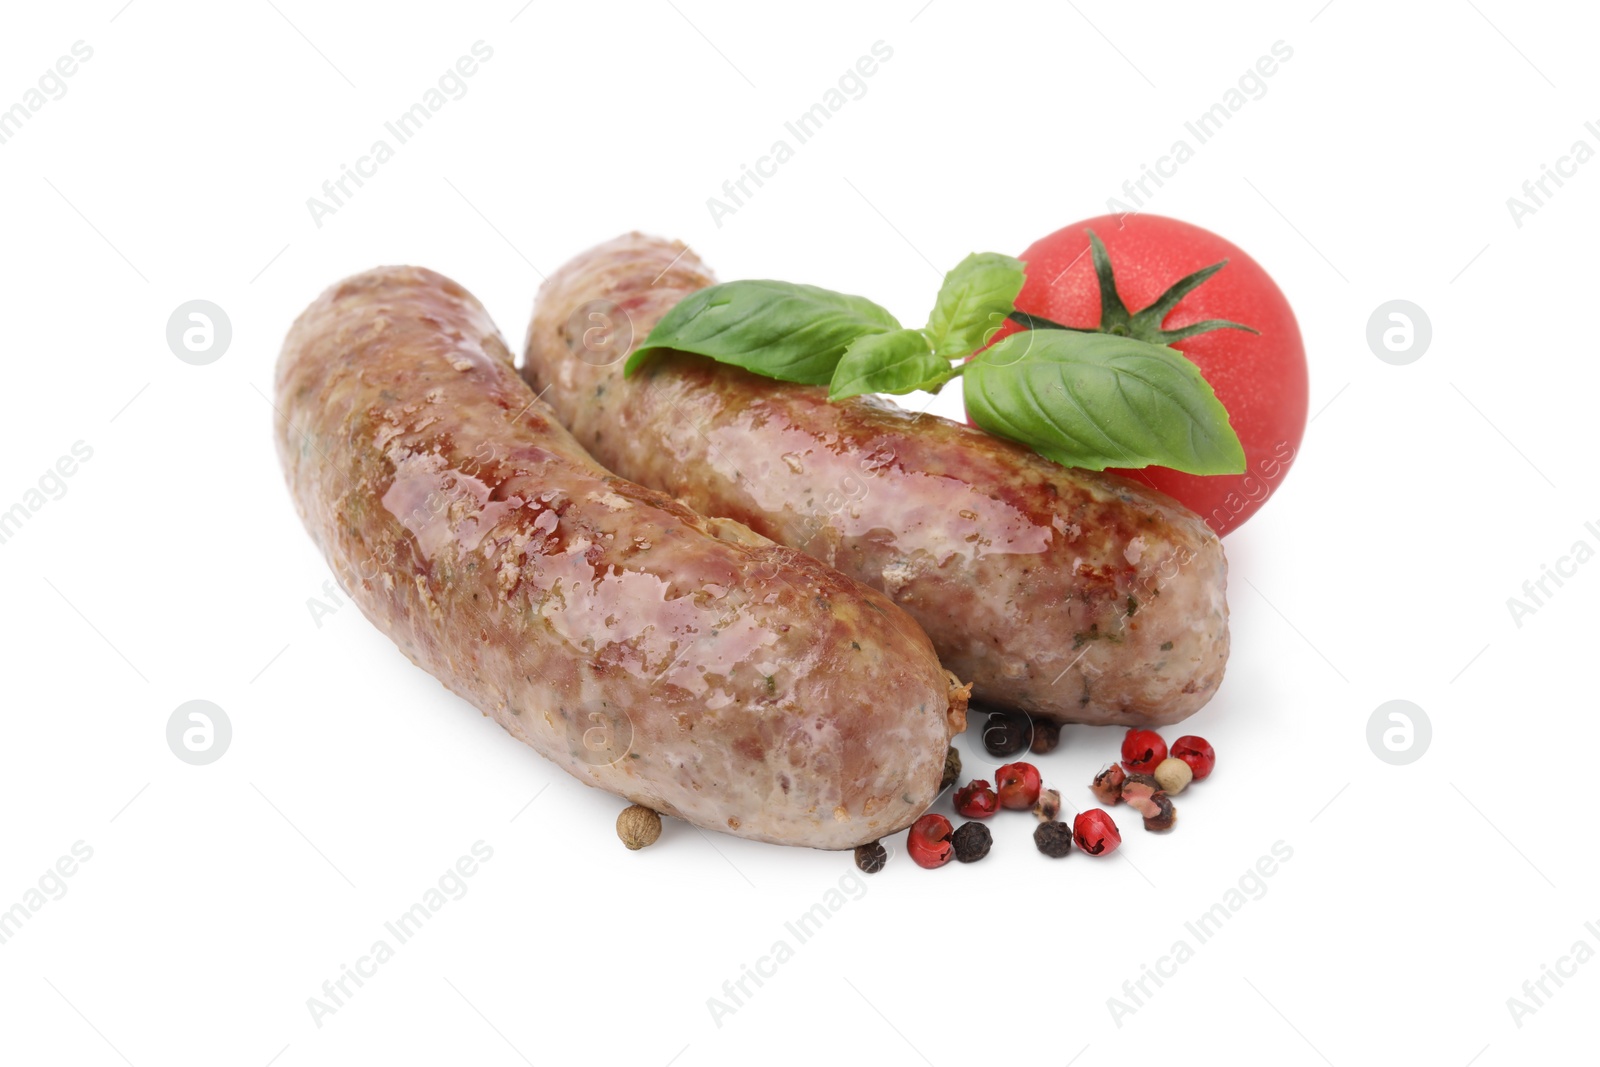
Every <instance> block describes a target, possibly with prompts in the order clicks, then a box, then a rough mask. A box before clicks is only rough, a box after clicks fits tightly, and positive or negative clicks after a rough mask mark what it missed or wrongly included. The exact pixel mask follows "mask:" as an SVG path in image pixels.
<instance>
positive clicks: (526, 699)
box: [276, 267, 965, 849]
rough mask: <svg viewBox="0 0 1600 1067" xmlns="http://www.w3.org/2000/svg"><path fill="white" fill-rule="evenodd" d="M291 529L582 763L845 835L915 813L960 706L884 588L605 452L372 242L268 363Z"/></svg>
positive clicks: (764, 834) (441, 666)
mask: <svg viewBox="0 0 1600 1067" xmlns="http://www.w3.org/2000/svg"><path fill="white" fill-rule="evenodd" d="M276 391H277V401H276V407H277V412H278V416H277V424H276V432H277V444H278V451H279V455H280V457H281V459H282V461H283V466H284V471H285V473H286V476H287V480H288V484H289V489H290V491H291V494H292V495H293V497H294V501H295V504H296V506H297V508H298V509H299V512H300V516H301V518H302V520H303V521H304V522H305V525H306V528H307V530H309V531H310V533H311V536H312V537H313V539H314V540H315V541H316V542H317V544H318V545H319V547H320V548H321V549H322V552H323V554H324V555H325V556H326V557H327V560H328V562H329V564H330V565H331V566H332V567H333V570H334V572H335V573H336V575H337V576H338V578H339V580H340V581H341V582H342V583H343V584H344V586H345V587H346V589H347V590H349V592H350V594H351V597H352V598H353V599H354V601H355V602H356V604H358V605H359V606H360V608H361V611H362V613H363V614H365V615H366V616H367V618H368V619H370V620H371V621H372V622H373V623H374V624H375V625H376V626H377V627H378V628H379V629H380V630H382V631H383V632H384V633H385V634H387V635H388V636H389V637H390V638H391V639H392V640H393V641H394V642H395V643H396V644H397V645H398V646H399V647H400V649H401V650H402V651H403V652H404V653H405V654H406V655H407V656H408V657H410V659H411V660H412V662H413V663H416V664H417V665H418V666H420V667H422V668H423V669H424V670H426V671H428V672H429V673H431V674H433V675H434V677H436V678H438V679H439V680H440V681H441V682H443V683H444V684H445V686H446V687H447V688H449V689H450V690H452V691H453V692H455V693H457V694H459V695H460V696H461V697H463V698H465V699H466V700H468V701H469V702H471V703H472V704H473V705H475V706H476V707H478V708H479V709H480V710H481V711H483V712H484V713H485V714H487V715H490V716H492V717H493V718H494V719H495V721H496V722H498V723H499V724H500V725H501V726H503V727H504V728H505V729H506V730H507V731H509V732H510V733H511V734H512V735H513V736H514V737H516V738H517V739H519V740H521V741H523V742H525V743H527V744H528V745H530V746H532V747H533V748H534V749H535V750H537V751H538V752H539V753H540V754H542V755H543V756H545V757H547V758H548V759H550V760H552V761H554V762H555V763H556V764H558V765H559V766H560V767H562V768H563V769H564V770H566V771H567V772H568V773H570V774H572V775H573V776H575V777H577V778H579V779H580V780H582V781H584V782H585V783H587V784H589V785H594V786H598V787H600V788H602V789H605V790H607V791H609V792H612V793H615V794H617V795H618V796H622V797H626V798H627V799H628V800H631V801H633V802H635V803H638V804H643V805H646V806H648V807H650V808H653V809H655V810H657V811H660V812H663V813H666V814H669V815H676V816H678V817H680V818H683V819H686V820H688V821H689V822H691V823H694V824H695V825H696V826H701V827H704V828H706V829H714V830H721V831H723V832H726V833H730V834H735V835H737V836H740V837H748V838H754V839H756V840H760V841H771V842H776V843H779V844H790V845H808V846H812V847H815V848H826V849H842V848H849V847H853V846H855V845H859V844H862V843H864V842H868V841H873V840H876V839H877V838H880V837H883V836H885V835H886V834H888V833H891V832H892V831H894V830H897V829H899V828H901V827H904V826H906V825H908V824H910V823H911V822H912V821H913V820H914V819H915V818H916V817H917V816H918V815H919V814H921V813H922V811H923V810H924V809H926V808H927V807H928V805H929V804H930V803H932V801H933V800H934V798H935V797H936V796H937V794H938V792H939V784H940V777H941V775H942V771H943V767H944V761H945V753H946V750H947V747H948V743H949V738H950V734H951V732H952V730H956V731H959V729H960V728H961V727H963V726H964V725H965V720H964V712H965V700H964V694H963V691H962V690H960V689H956V690H954V691H953V692H952V682H951V679H950V676H948V675H947V674H946V672H945V671H944V670H943V669H942V668H941V666H940V664H939V661H938V658H937V656H936V655H935V654H934V651H933V648H932V646H931V645H930V644H929V641H928V638H927V636H926V635H925V634H923V633H922V631H921V630H920V629H918V627H917V625H916V624H915V623H914V622H913V621H912V620H911V619H910V618H909V617H908V616H907V615H906V614H905V613H904V612H903V611H901V610H900V609H899V608H897V607H895V606H894V604H893V603H892V602H891V601H889V600H888V599H887V598H885V597H883V596H882V595H881V594H880V593H878V592H876V591H874V590H872V589H869V588H867V587H866V586H864V585H861V584H860V583H858V582H855V581H853V580H851V579H849V578H847V577H845V576H843V575H841V574H839V573H837V572H836V571H833V570H831V569H829V568H827V567H825V566H822V565H821V564H820V563H818V562H816V561H815V560H813V559H811V558H809V557H807V556H805V555H803V554H802V553H799V552H796V551H794V550H793V549H789V548H785V547H783V546H781V545H775V544H773V543H772V542H771V541H769V540H767V539H766V538H764V537H761V536H759V535H757V534H755V533H752V532H751V531H750V530H748V529H746V528H745V527H743V526H741V525H740V524H738V523H736V522H731V521H727V520H718V519H705V518H701V517H700V516H698V515H696V514H694V513H693V512H691V511H690V510H689V509H687V508H685V507H683V506H682V505H680V504H678V503H676V502H674V501H673V500H671V499H670V498H668V497H666V496H664V495H662V494H660V493H658V492H654V491H652V490H649V489H645V488H642V487H640V486H638V485H634V484H632V483H630V482H627V481H624V480H622V479H620V478H617V477H614V476H612V475H611V474H610V473H609V472H607V471H606V470H604V469H603V468H602V467H600V466H599V465H598V464H597V463H595V461H594V460H593V459H591V458H590V457H589V456H588V454H587V453H585V452H584V451H583V449H582V447H581V446H579V445H578V443H577V442H576V441H574V440H573V438H572V436H571V435H570V434H568V433H567V432H566V431H565V430H564V429H562V428H561V426H560V425H559V424H558V423H557V422H556V420H555V417H554V415H553V414H552V413H551V412H550V410H549V409H548V408H547V407H546V406H545V405H543V404H541V403H539V402H537V401H536V399H535V397H534V395H533V394H532V393H531V392H529V391H528V387H527V386H526V385H525V384H524V383H523V381H522V380H521V378H519V377H518V376H517V373H516V371H515V369H514V368H513V366H512V361H511V355H510V352H509V351H508V350H507V348H506V345H505V343H504V342H503V341H502V340H501V338H500V336H499V334H498V333H496V331H495V328H494V324H493V323H492V322H491V321H490V320H489V316H488V314H487V313H486V312H485V311H484V309H483V306H482V305H480V304H479V303H478V302H477V301H476V300H475V299H473V297H472V296H471V295H470V294H468V293H467V292H466V291H465V290H464V289H462V288H461V287H460V286H458V285H456V284H455V283H454V282H452V281H450V280H449V279H447V278H444V277H441V276H440V275H438V274H435V273H433V272H432V271H427V270H423V269H420V268H416V267H386V268H382V269H378V270H373V271H370V272H368V273H365V274H360V275H357V276H355V277H352V278H349V279H347V280H345V281H344V282H341V283H339V284H338V285H335V286H334V287H332V288H331V289H329V290H328V291H327V292H325V293H323V294H322V295H321V296H320V297H318V298H317V300H316V301H315V302H314V303H312V305H311V306H310V307H309V308H307V309H306V311H305V312H304V313H303V314H302V315H301V316H300V317H299V319H298V320H297V321H296V322H295V324H294V326H293V328H292V329H291V330H290V332H289V335H288V338H287V340H286V341H285V343H284V347H283V353H282V355H281V357H280V358H279V361H278V371H277V390H276Z"/></svg>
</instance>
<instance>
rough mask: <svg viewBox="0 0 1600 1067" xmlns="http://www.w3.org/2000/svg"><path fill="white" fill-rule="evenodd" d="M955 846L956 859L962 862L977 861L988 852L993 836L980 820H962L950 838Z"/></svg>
mask: <svg viewBox="0 0 1600 1067" xmlns="http://www.w3.org/2000/svg"><path fill="white" fill-rule="evenodd" d="M950 843H951V844H953V845H955V846H956V859H957V860H959V861H960V862H962V863H977V862H978V861H979V860H981V859H983V857H985V856H987V855H988V854H989V846H990V845H991V844H993V843H994V838H993V837H992V836H991V835H990V833H989V828H988V827H987V826H985V825H983V823H981V822H964V823H962V824H961V826H960V827H959V828H958V829H957V830H956V832H955V835H954V836H953V837H951V838H950Z"/></svg>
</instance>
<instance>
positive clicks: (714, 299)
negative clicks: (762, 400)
mask: <svg viewBox="0 0 1600 1067" xmlns="http://www.w3.org/2000/svg"><path fill="white" fill-rule="evenodd" d="M899 328H900V324H899V323H898V322H896V321H895V318H894V316H893V315H891V314H889V313H888V312H887V311H885V310H884V309H883V308H881V307H879V306H878V305H877V304H874V303H873V302H872V301H870V300H868V299H866V298H865V297H860V296H847V295H845V294H844V293H835V292H833V291H832V290H829V289H819V288H817V287H816V286H814V285H795V284H794V283H793V282H772V281H749V282H727V283H725V284H723V285H713V286H711V287H710V288H709V289H701V290H699V291H697V292H694V293H691V294H690V295H689V296H686V297H684V298H683V299H682V300H680V301H679V302H678V303H677V305H675V306H674V307H673V309H672V310H671V311H669V312H667V313H666V315H665V316H663V317H662V319H661V321H660V322H658V323H657V324H656V328H655V329H653V330H651V331H650V336H649V337H646V338H645V339H644V344H642V345H640V346H639V347H638V348H637V349H635V350H634V353H633V355H631V356H629V357H628V362H627V364H626V366H624V367H623V374H624V375H631V374H632V373H633V372H634V371H636V370H638V369H639V366H640V365H641V364H642V363H644V362H645V360H647V359H649V358H650V355H651V354H652V353H653V352H656V351H658V350H660V349H663V348H673V349H677V350H678V351H680V352H694V353H696V354H697V355H702V356H710V357H711V358H712V359H714V360H716V361H717V362H718V363H731V364H733V365H734V366H736V367H743V368H745V369H746V370H751V371H754V372H755V373H757V374H760V375H762V376H763V377H766V378H777V379H778V380H779V381H785V382H801V383H803V384H805V385H826V384H828V381H829V380H830V379H831V378H832V377H833V371H834V368H835V367H837V366H838V365H839V359H840V357H842V356H843V355H844V353H845V349H847V348H849V347H850V345H851V343H852V342H855V341H858V340H860V339H861V338H863V337H868V336H870V335H872V334H878V333H888V332H889V331H890V330H898V329H899Z"/></svg>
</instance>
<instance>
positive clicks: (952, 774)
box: [939, 745, 961, 793]
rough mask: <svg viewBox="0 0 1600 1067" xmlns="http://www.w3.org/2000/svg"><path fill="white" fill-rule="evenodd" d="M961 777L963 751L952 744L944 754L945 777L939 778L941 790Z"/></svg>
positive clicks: (947, 787)
mask: <svg viewBox="0 0 1600 1067" xmlns="http://www.w3.org/2000/svg"><path fill="white" fill-rule="evenodd" d="M960 777H961V753H959V752H957V751H956V747H955V746H954V745H951V746H950V748H949V749H948V750H947V751H946V752H945V754H944V777H943V778H941V779H939V792H941V793H943V792H944V791H945V790H946V789H949V788H950V787H951V786H953V785H955V784H956V779H957V778H960Z"/></svg>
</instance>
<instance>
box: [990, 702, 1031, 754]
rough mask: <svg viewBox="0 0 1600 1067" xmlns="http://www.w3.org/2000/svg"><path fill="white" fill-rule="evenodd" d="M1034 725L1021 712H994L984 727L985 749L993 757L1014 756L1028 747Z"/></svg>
mask: <svg viewBox="0 0 1600 1067" xmlns="http://www.w3.org/2000/svg"><path fill="white" fill-rule="evenodd" d="M1032 736H1033V723H1032V722H1030V721H1029V719H1028V717H1027V716H1026V715H1024V714H1022V713H1021V712H1014V711H992V712H990V713H989V721H988V722H987V723H986V724H985V725H984V727H983V747H984V750H985V751H986V752H988V753H989V755H991V756H996V757H1003V756H1014V755H1016V754H1017V753H1018V752H1021V751H1022V750H1023V749H1025V748H1027V747H1028V740H1029V738H1031V737H1032Z"/></svg>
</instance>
